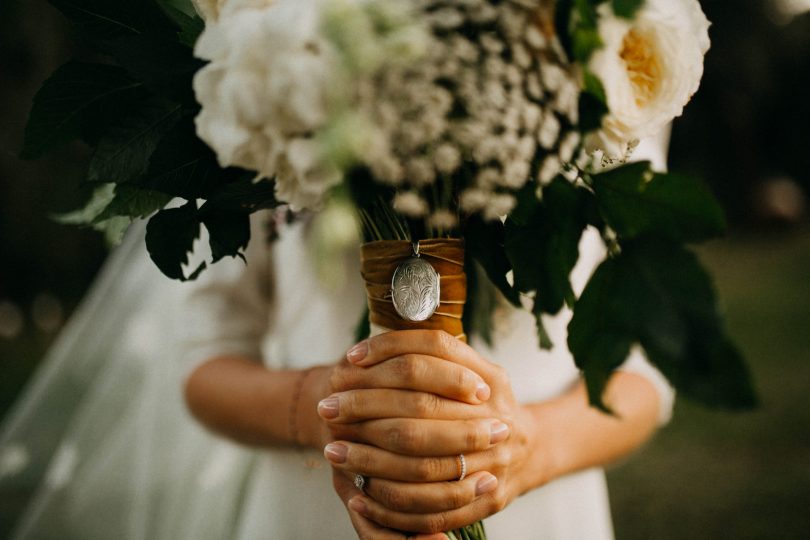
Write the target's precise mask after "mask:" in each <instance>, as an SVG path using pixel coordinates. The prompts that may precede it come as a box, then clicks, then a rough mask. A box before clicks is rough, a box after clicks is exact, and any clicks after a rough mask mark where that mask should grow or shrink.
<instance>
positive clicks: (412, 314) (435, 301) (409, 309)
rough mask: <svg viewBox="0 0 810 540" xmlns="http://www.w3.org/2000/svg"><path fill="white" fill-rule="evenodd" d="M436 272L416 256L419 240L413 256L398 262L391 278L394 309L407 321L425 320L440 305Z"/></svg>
mask: <svg viewBox="0 0 810 540" xmlns="http://www.w3.org/2000/svg"><path fill="white" fill-rule="evenodd" d="M439 287H440V281H439V273H438V272H436V270H435V269H434V268H433V266H431V264H430V263H429V262H427V261H425V260H424V259H422V258H421V257H420V256H419V242H417V243H415V244H414V245H413V255H412V256H411V257H409V258H408V259H406V260H405V261H404V262H403V263H402V264H400V265H399V266H398V267H397V269H396V270H395V271H394V277H393V278H391V299H392V300H393V302H394V309H395V310H396V312H397V313H398V314H399V316H400V317H402V318H403V319H405V320H406V321H412V322H420V321H426V320H428V319H429V318H430V317H431V316H432V315H433V314H434V313H435V312H436V309H438V307H439V295H440V292H441V291H440V288H439Z"/></svg>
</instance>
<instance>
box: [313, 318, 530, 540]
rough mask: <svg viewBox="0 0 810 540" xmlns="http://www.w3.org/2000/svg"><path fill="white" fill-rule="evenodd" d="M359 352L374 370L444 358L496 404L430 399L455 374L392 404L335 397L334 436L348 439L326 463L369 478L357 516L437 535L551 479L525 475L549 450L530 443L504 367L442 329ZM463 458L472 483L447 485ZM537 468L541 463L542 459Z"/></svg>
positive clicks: (357, 359)
mask: <svg viewBox="0 0 810 540" xmlns="http://www.w3.org/2000/svg"><path fill="white" fill-rule="evenodd" d="M364 347H365V349H363V348H364ZM361 352H362V353H363V354H360V355H355V356H354V357H353V358H352V357H350V359H351V360H353V363H354V364H355V365H357V366H360V367H365V368H368V369H375V368H378V367H380V366H385V364H387V363H388V362H393V361H397V359H401V358H403V355H404V356H407V357H409V358H411V359H412V360H413V359H417V358H421V357H422V356H423V355H424V356H427V357H431V358H437V359H441V360H440V361H441V362H444V363H445V364H446V365H449V366H459V367H464V368H467V369H469V370H472V371H474V372H476V373H477V374H478V375H479V376H480V377H481V378H482V379H483V381H484V382H485V383H486V384H487V386H488V387H489V389H490V393H491V397H489V399H487V400H486V401H482V402H481V403H478V404H475V405H472V404H469V403H459V402H457V401H454V400H452V399H445V398H442V397H439V396H436V395H431V394H430V392H431V391H432V390H431V388H433V387H436V385H439V386H441V385H444V384H449V385H452V384H453V382H454V381H453V379H446V378H444V374H445V373H447V372H448V371H440V372H435V373H431V374H430V375H428V374H425V376H424V377H417V379H419V380H420V381H422V383H421V384H422V385H424V386H421V385H413V386H412V389H413V390H417V391H421V392H416V393H414V392H413V391H411V392H408V393H405V394H401V395H399V394H397V399H396V400H395V401H392V402H388V403H386V404H381V403H380V402H379V398H378V397H377V396H375V395H374V394H373V392H374V391H373V390H366V391H363V392H345V393H341V394H338V395H337V396H333V397H332V399H335V398H336V399H337V401H336V402H335V403H336V406H337V409H336V410H337V411H338V415H337V416H336V417H334V418H331V419H330V422H331V423H332V424H333V426H332V431H333V434H334V435H338V436H340V435H343V436H342V437H339V438H341V439H345V440H341V441H339V442H335V443H332V444H330V445H329V446H328V447H327V449H326V456H327V457H328V458H329V459H330V461H332V463H333V465H334V466H335V467H336V468H338V469H341V470H344V471H346V472H347V473H348V474H349V475H351V474H353V473H360V474H364V475H367V476H369V477H370V478H371V480H370V481H369V483H368V485H367V489H366V494H365V495H361V494H359V493H358V494H357V495H356V496H354V497H352V498H351V499H350V500H349V508H350V509H351V510H352V511H354V512H356V513H357V514H359V515H360V516H363V517H365V518H367V519H370V520H371V521H373V522H375V523H377V524H380V525H382V526H384V527H388V528H392V529H402V530H408V531H419V532H424V533H432V532H439V531H446V530H451V529H454V528H457V527H460V526H463V525H467V524H470V523H473V522H475V521H477V520H479V519H483V518H485V517H487V516H490V515H492V514H494V513H496V512H498V511H500V510H501V509H503V508H504V507H505V506H506V505H507V504H509V503H510V502H511V501H512V500H513V499H515V498H516V497H517V496H519V495H520V494H522V493H524V492H525V491H528V490H529V489H530V488H531V487H533V486H534V485H537V478H535V477H536V476H538V472H539V474H540V476H541V478H542V474H543V471H532V474H527V473H528V472H529V471H528V470H527V469H528V468H529V463H530V459H529V457H530V455H531V453H532V452H537V451H542V447H541V446H540V445H536V444H533V443H532V439H533V436H534V429H533V426H534V422H533V421H532V419H531V417H530V415H529V413H528V412H526V411H525V409H523V408H522V407H521V406H520V405H519V404H518V403H517V401H516V400H515V398H514V395H513V393H512V388H511V383H510V381H509V378H508V376H507V375H506V373H505V372H504V370H503V369H502V368H500V367H499V366H497V365H495V364H492V363H489V362H488V361H486V360H485V359H484V358H482V357H481V356H480V355H479V354H478V353H476V352H475V350H473V349H472V348H471V347H469V346H467V345H465V344H463V343H462V342H460V341H458V340H456V339H454V338H452V337H451V336H449V335H448V334H445V333H443V332H436V331H424V330H415V331H405V332H392V333H389V334H384V335H381V336H377V337H375V338H373V339H372V340H369V341H367V342H364V343H363V344H361ZM427 380H429V381H430V383H427V382H426V381H427ZM428 384H429V385H430V387H428ZM380 397H381V396H380ZM367 410H374V411H376V414H377V415H379V416H373V415H372V416H371V418H380V417H381V416H385V417H388V416H398V417H410V418H412V420H410V421H409V422H408V423H403V421H402V419H401V418H400V419H394V418H385V419H382V420H374V419H371V420H370V419H369V415H368V414H367V413H366V412H365V411H367ZM383 413H385V414H383ZM397 426H398V427H397ZM341 428H342V430H341ZM487 428H489V429H487ZM403 429H404V431H403ZM350 441H351V442H350ZM363 443H368V444H363ZM498 443H500V444H498ZM462 453H463V454H464V455H465V461H466V467H467V472H468V476H467V478H465V479H464V480H463V481H462V482H448V481H449V480H455V479H457V478H458V476H459V472H460V460H459V458H458V454H462ZM421 456H424V457H421ZM436 456H439V457H436ZM533 461H534V463H535V465H536V462H537V461H538V460H533ZM540 461H542V460H540ZM527 477H531V478H532V480H531V482H530V481H528V480H527ZM540 483H542V480H541V482H540Z"/></svg>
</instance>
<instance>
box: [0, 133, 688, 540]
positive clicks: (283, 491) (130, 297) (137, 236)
mask: <svg viewBox="0 0 810 540" xmlns="http://www.w3.org/2000/svg"><path fill="white" fill-rule="evenodd" d="M664 148H666V134H662V136H661V137H660V138H659V140H657V141H647V142H645V143H644V144H643V145H642V147H640V148H639V149H638V150H637V152H636V157H637V158H646V159H652V160H653V162H654V163H655V164H656V166H657V168H659V169H662V168H663V167H664V162H665V154H664ZM261 221H262V217H261V216H256V217H255V219H254V220H253V225H254V240H253V241H252V242H251V245H250V248H249V250H248V254H247V256H248V260H249V264H248V265H247V266H245V265H244V264H243V263H242V262H241V261H238V260H228V261H223V262H221V263H218V264H217V265H215V266H213V267H212V268H210V269H209V270H208V271H207V272H206V273H204V274H203V276H202V278H201V279H200V281H198V282H196V283H193V284H180V283H176V282H171V281H169V280H167V279H165V278H164V277H163V276H161V275H160V274H159V273H158V272H157V270H156V269H155V268H154V267H153V265H152V264H151V262H150V261H149V260H148V256H147V254H146V252H145V249H144V247H143V234H144V230H143V227H142V226H139V227H136V228H134V230H132V231H130V234H129V236H128V238H127V240H126V241H125V243H124V245H123V246H121V247H120V248H119V249H118V250H117V251H116V252H115V253H114V254H113V256H112V257H111V259H110V261H109V262H108V263H107V264H106V265H105V269H104V270H103V272H102V274H101V276H100V277H99V279H98V280H97V282H96V284H95V285H94V286H93V289H92V291H91V293H90V294H89V295H88V297H87V299H86V300H85V301H84V303H83V304H82V306H81V307H80V309H79V310H78V311H77V314H76V315H75V316H74V317H73V319H72V321H71V323H70V324H69V325H68V327H67V328H66V329H65V331H64V332H63V333H62V335H61V336H60V338H59V339H58V340H57V342H56V344H55V345H54V347H53V348H52V350H51V351H50V352H49V354H48V357H47V358H46V359H45V361H44V362H43V365H42V368H41V369H40V371H39V372H38V374H37V375H36V377H35V378H34V380H33V382H32V383H31V385H30V386H29V388H28V389H27V391H26V392H25V393H24V396H23V398H21V399H20V401H19V402H18V403H17V405H16V406H15V408H14V409H13V410H12V412H11V413H10V414H9V415H8V416H7V417H6V419H4V423H3V424H2V426H0V503H2V504H0V527H4V526H5V527H7V526H8V524H9V523H10V522H11V521H12V520H13V521H14V522H15V527H14V530H13V532H11V531H5V530H4V529H2V528H0V536H3V533H4V532H8V533H9V535H8V536H9V537H11V538H15V539H26V540H27V539H35V540H40V539H49V538H54V539H56V538H59V539H76V540H95V539H99V540H107V539H110V538H116V539H122V540H192V539H193V540H209V539H210V540H224V539H239V540H259V539H261V540H266V539H271V540H308V539H315V538H330V539H333V540H342V539H346V540H348V539H352V538H356V535H355V534H354V532H353V530H352V527H351V525H350V523H349V520H348V517H347V514H346V510H345V509H344V508H343V505H342V503H341V502H340V501H339V500H338V498H337V496H336V495H335V494H334V492H333V489H332V486H331V475H330V471H329V468H328V466H327V465H326V463H325V462H324V459H323V457H322V455H321V453H320V452H318V451H297V450H289V449H267V450H259V451H257V450H249V449H245V448H242V447H239V446H237V445H235V444H232V443H230V442H228V441H225V440H223V439H220V438H218V437H216V436H213V435H210V434H208V433H206V432H205V431H204V430H202V429H201V428H200V427H199V426H198V425H197V424H196V423H195V422H194V420H193V419H192V418H191V417H190V416H189V415H188V413H187V412H186V410H185V408H184V406H183V403H182V397H181V387H182V383H183V378H184V377H185V375H186V374H187V373H188V372H189V371H190V370H192V369H193V368H194V366H195V365H197V364H198V363H199V362H201V361H203V360H205V359H207V358H210V357H212V356H215V355H218V354H223V353H235V354H243V355H246V356H248V357H251V358H255V359H256V361H261V362H264V363H265V364H266V365H267V366H269V367H293V368H305V367H308V366H311V365H316V364H321V363H325V362H331V361H334V360H336V359H337V358H339V357H340V356H342V355H343V354H344V352H345V350H346V349H347V348H348V347H349V346H350V345H351V344H352V341H353V334H354V327H355V325H356V324H357V321H358V319H359V317H360V316H361V313H362V310H363V305H364V291H363V286H362V282H361V280H360V279H359V276H358V275H357V273H356V272H355V273H354V274H353V275H354V276H355V278H354V279H353V280H352V281H351V282H350V283H349V284H348V285H347V286H345V287H344V288H342V289H340V290H339V291H335V290H331V289H326V288H324V286H323V285H322V284H321V282H320V281H319V280H318V279H317V278H316V277H315V274H314V272H313V270H312V268H313V264H312V261H313V257H318V254H317V253H312V252H308V251H307V250H305V249H302V246H305V245H307V243H306V242H302V239H303V238H304V237H305V236H306V234H307V233H306V226H304V225H295V226H292V227H289V228H287V230H286V231H285V233H284V235H283V236H282V238H281V240H280V241H278V242H277V243H275V244H273V245H272V246H270V247H269V248H268V245H267V244H266V243H265V242H263V241H262V236H263V234H264V233H263V231H262V228H261ZM602 257H604V248H603V247H602V246H601V242H600V240H599V238H598V236H597V235H596V234H594V233H588V234H586V235H585V236H584V237H583V239H582V244H581V260H580V261H579V264H578V265H577V268H576V269H575V271H574V273H573V275H572V277H573V280H574V283H575V285H576V288H577V290H580V289H581V287H582V286H583V284H584V282H585V281H586V280H587V277H588V275H589V274H590V273H591V271H592V270H593V268H594V267H595V265H596V264H598V261H599V260H601V258H602ZM357 261H358V256H357V253H356V252H351V253H347V254H346V263H345V264H346V265H348V266H349V267H352V268H355V269H356V268H357V265H358V262H357ZM350 275H352V274H350ZM569 317H570V313H569V312H567V311H564V312H562V313H561V314H560V315H558V316H556V317H552V318H548V320H547V321H546V322H547V327H548V330H549V333H550V334H551V337H552V339H553V340H554V342H555V344H556V348H555V349H554V350H552V351H545V352H544V351H540V350H539V349H538V347H537V341H536V335H535V330H534V323H533V320H532V318H531V316H529V315H528V314H526V313H523V312H517V311H512V312H510V313H507V314H506V315H504V316H503V317H501V318H499V323H498V325H497V328H496V345H495V346H494V347H493V348H491V349H490V348H488V347H486V346H485V345H484V344H482V343H480V342H478V341H473V345H474V346H475V347H476V348H478V349H479V350H480V351H481V352H482V353H483V354H484V355H485V356H487V357H488V358H490V359H492V361H494V362H497V363H499V364H501V365H503V366H504V367H505V368H506V369H507V370H508V372H509V374H510V375H511V377H512V382H513V386H514V391H515V394H516V396H517V397H518V399H520V400H521V401H524V402H529V401H538V400H545V399H553V398H554V397H555V396H558V395H559V394H560V393H562V392H564V391H565V390H566V389H568V388H569V387H570V386H571V385H572V384H574V383H575V382H576V381H577V380H578V376H579V375H578V372H577V370H576V368H575V367H574V365H573V362H572V359H571V357H570V354H569V353H568V352H567V350H566V349H565V345H564V344H565V326H566V324H567V321H568V319H569ZM622 369H626V370H631V371H635V372H637V373H640V374H642V375H644V376H645V377H647V378H648V380H650V381H651V382H652V383H653V384H654V385H655V387H656V388H657V389H658V391H659V395H660V396H661V400H660V403H661V421H662V422H665V421H666V420H667V419H668V416H669V414H670V410H671V406H672V399H673V394H672V390H671V388H670V387H669V386H668V385H667V383H666V382H665V381H664V380H663V378H662V377H661V375H660V374H659V373H658V372H657V371H656V370H655V369H654V368H652V367H651V366H650V365H649V364H648V363H647V362H646V360H645V359H644V358H643V356H642V355H641V354H639V352H638V351H634V353H633V354H632V355H631V358H630V359H628V361H627V362H626V363H625V365H624V366H623V368H622ZM267 414H268V415H271V414H281V415H286V414H287V411H286V410H280V411H267ZM372 481H373V480H372ZM15 505H17V506H18V507H19V508H17V506H15ZM486 526H487V530H488V533H489V537H490V539H491V540H501V539H521V540H523V539H533V538H537V539H541V538H542V539H544V540H581V539H589V540H601V539H609V538H612V530H611V524H610V513H609V506H608V499H607V491H606V487H605V480H604V475H603V473H602V471H601V470H600V469H591V470H588V471H584V472H580V473H577V474H573V475H569V476H567V477H565V478H561V479H558V480H556V481H554V482H552V483H550V484H548V485H546V486H544V487H542V488H540V489H537V490H535V491H533V492H532V493H529V494H527V495H525V496H523V497H521V498H519V499H517V500H516V501H514V502H513V503H512V504H511V505H510V506H509V507H508V508H507V509H506V510H504V511H503V512H502V513H500V514H498V515H496V516H493V517H491V518H489V519H488V520H487V521H486Z"/></svg>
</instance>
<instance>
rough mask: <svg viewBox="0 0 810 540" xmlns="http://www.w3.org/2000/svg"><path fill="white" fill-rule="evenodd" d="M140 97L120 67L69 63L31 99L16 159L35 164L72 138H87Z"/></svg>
mask: <svg viewBox="0 0 810 540" xmlns="http://www.w3.org/2000/svg"><path fill="white" fill-rule="evenodd" d="M142 96H143V84H142V83H140V82H138V81H136V80H134V79H133V78H132V77H130V76H129V75H128V74H127V73H126V71H125V70H123V69H122V68H120V67H116V66H110V65H104V64H86V63H82V62H69V63H67V64H65V65H63V66H62V67H60V68H59V69H57V70H56V71H55V72H54V73H53V75H51V77H50V78H49V79H48V80H47V81H45V83H44V84H43V85H42V88H41V89H40V90H39V92H37V95H36V96H35V97H34V106H33V108H32V110H31V115H30V117H29V119H28V125H27V126H26V129H25V143H24V146H23V151H22V154H21V156H22V157H23V158H25V159H34V158H37V157H40V156H42V155H43V154H44V153H46V152H47V151H49V150H52V149H53V148H55V147H57V146H59V145H61V144H64V143H66V142H68V141H70V140H71V139H75V138H78V137H82V136H84V137H86V138H90V139H92V138H94V137H95V136H96V135H97V134H98V133H100V132H102V131H104V130H105V129H106V127H107V126H109V124H110V123H112V122H115V121H117V120H119V119H120V118H121V116H122V115H125V114H127V113H128V112H129V111H130V110H131V108H132V106H133V104H134V103H136V102H137V101H138V100H139V99H140V98H141V97H142Z"/></svg>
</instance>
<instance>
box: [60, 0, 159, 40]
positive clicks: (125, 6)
mask: <svg viewBox="0 0 810 540" xmlns="http://www.w3.org/2000/svg"><path fill="white" fill-rule="evenodd" d="M49 1H50V3H51V4H53V5H54V6H55V7H56V8H57V9H58V10H59V11H61V12H62V13H63V14H64V15H65V16H66V17H67V18H68V19H70V21H71V22H72V23H73V24H74V25H75V26H76V27H77V29H78V31H79V33H80V35H82V36H84V37H86V38H89V39H91V40H100V41H108V40H111V39H115V38H118V37H121V36H126V35H138V34H142V33H144V32H146V31H156V30H159V29H161V30H162V29H169V28H171V26H170V24H169V20H168V19H167V17H166V16H165V15H164V14H163V13H162V11H161V10H160V9H159V7H158V5H157V4H156V3H155V1H154V0H117V1H111V0H49Z"/></svg>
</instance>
